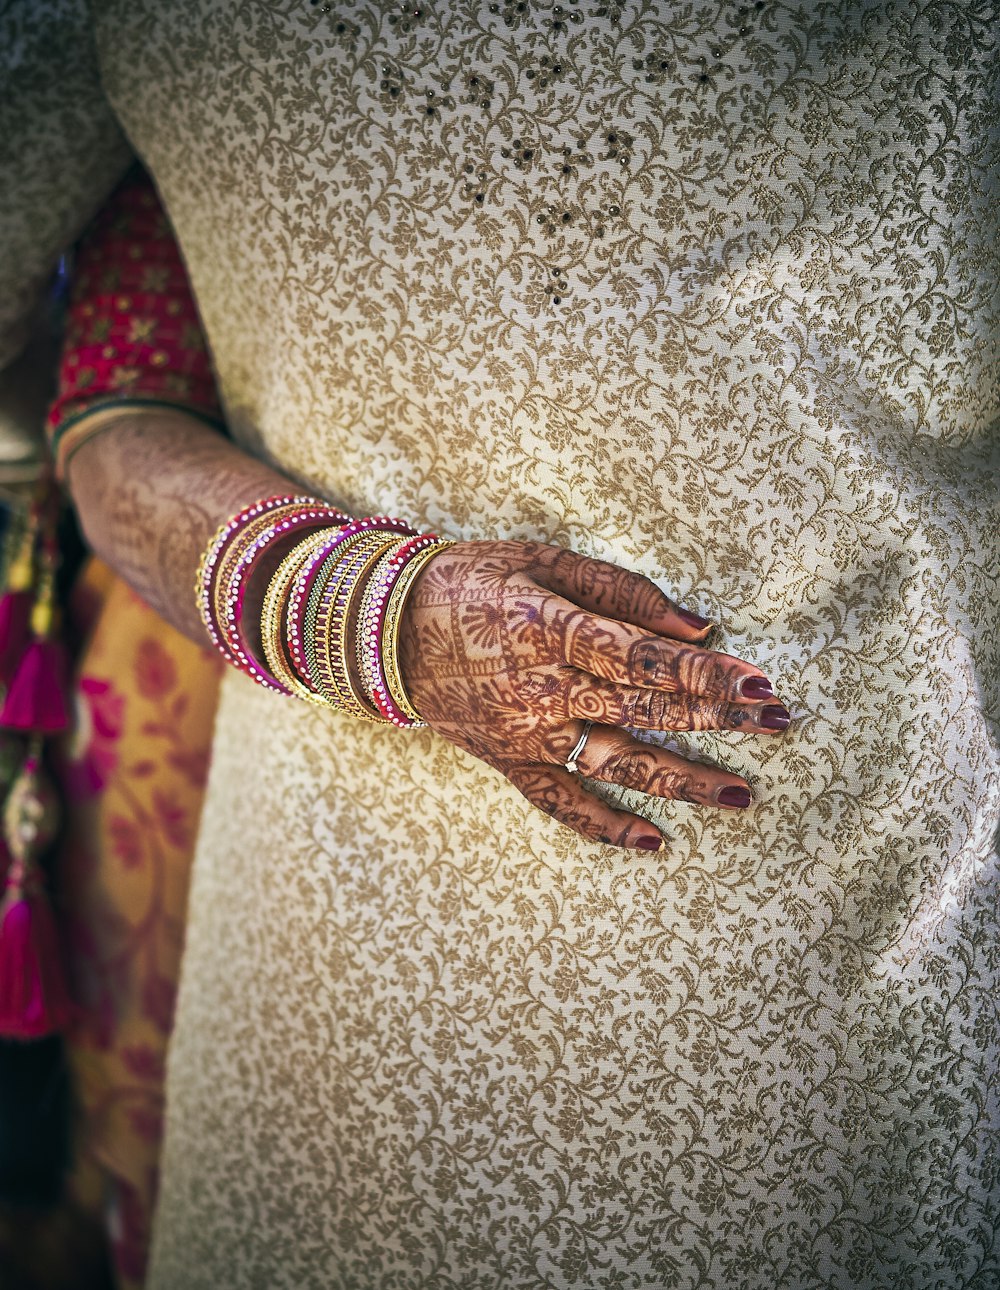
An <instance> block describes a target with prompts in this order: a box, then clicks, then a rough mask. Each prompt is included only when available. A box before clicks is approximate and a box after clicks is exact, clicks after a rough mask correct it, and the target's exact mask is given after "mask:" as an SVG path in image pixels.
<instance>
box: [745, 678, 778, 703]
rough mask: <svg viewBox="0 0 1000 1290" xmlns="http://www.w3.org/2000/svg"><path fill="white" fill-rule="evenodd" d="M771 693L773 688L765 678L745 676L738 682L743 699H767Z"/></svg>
mask: <svg viewBox="0 0 1000 1290" xmlns="http://www.w3.org/2000/svg"><path fill="white" fill-rule="evenodd" d="M773 693H774V686H773V685H772V684H771V682H770V681H769V680H768V679H767V677H766V676H745V677H744V678H743V680H742V681H741V682H740V694H741V695H742V696H743V698H744V699H769V698H770V697H771V695H772V694H773Z"/></svg>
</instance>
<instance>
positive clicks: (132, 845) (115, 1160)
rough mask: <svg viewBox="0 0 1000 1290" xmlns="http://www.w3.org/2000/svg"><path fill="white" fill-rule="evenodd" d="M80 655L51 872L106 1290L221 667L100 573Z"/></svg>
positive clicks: (145, 1172) (128, 1210)
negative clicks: (105, 1257) (100, 1216)
mask: <svg viewBox="0 0 1000 1290" xmlns="http://www.w3.org/2000/svg"><path fill="white" fill-rule="evenodd" d="M74 611H75V612H74V627H75V629H76V630H77V631H78V632H80V634H81V637H82V638H83V639H84V640H85V641H86V644H85V645H84V647H83V649H82V651H81V655H80V658H79V661H78V666H77V671H76V675H75V677H74V699H75V706H76V712H77V720H76V726H75V729H74V731H73V734H72V736H71V737H70V742H69V746H68V747H67V748H66V749H65V756H64V759H63V765H62V768H61V769H62V775H61V779H62V788H63V791H64V794H65V798H66V829H65V845H64V847H63V851H62V854H61V855H60V863H59V873H60V885H61V892H62V896H63V905H64V908H65V910H66V933H67V941H68V949H69V959H70V966H71V968H72V980H73V988H74V995H75V999H76V1002H77V1004H78V1005H79V1007H78V1014H77V1020H76V1022H75V1024H74V1025H73V1027H72V1028H71V1030H70V1032H69V1034H68V1035H67V1053H68V1056H69V1060H70V1065H71V1069H72V1072H73V1077H74V1082H75V1093H76V1097H77V1101H78V1104H79V1111H80V1114H79V1126H80V1132H79V1138H78V1142H77V1178H76V1179H75V1181H76V1182H77V1184H78V1185H79V1181H80V1177H81V1175H83V1176H85V1174H84V1172H83V1171H84V1170H85V1169H89V1170H91V1171H96V1173H97V1175H98V1176H99V1179H100V1184H101V1186H100V1192H99V1197H100V1201H99V1203H100V1204H101V1206H102V1207H103V1210H104V1213H105V1215H106V1216H107V1218H108V1225H109V1229H110V1235H111V1251H112V1255H113V1259H114V1267H115V1273H116V1277H117V1284H118V1286H119V1288H120V1290H140V1287H141V1286H142V1285H143V1284H144V1282H145V1271H146V1261H147V1256H148V1250H149V1238H150V1228H151V1216H152V1210H153V1205H154V1199H155V1195H156V1181H157V1171H158V1165H159V1155H160V1140H161V1136H162V1126H163V1079H164V1066H165V1059H166V1052H167V1041H168V1038H169V1035H170V1030H171V1026H172V1023H173V1012H174V999H175V994H176V987H177V977H178V975H179V969H180V960H181V949H182V946H183V942H184V912H185V907H186V903H187V890H188V878H189V874H190V867H191V857H192V855H193V853H194V844H195V839H196V837H197V833H198V818H199V814H200V811H201V806H202V800H203V796H204V789H205V777H206V773H207V769H208V757H209V751H210V748H211V738H212V719H213V716H214V712H215V700H216V696H217V694H218V688H219V673H220V671H221V660H220V659H219V658H218V656H217V655H215V654H213V653H209V651H208V650H201V649H199V648H198V647H197V646H196V645H194V644H193V643H192V642H191V641H189V640H186V639H185V638H184V637H183V636H181V635H180V634H179V633H178V632H176V631H174V630H173V628H171V627H169V626H168V625H167V624H165V623H163V622H162V621H161V620H160V619H159V618H158V617H157V615H156V614H155V613H154V612H153V610H152V609H150V607H149V606H148V605H147V604H145V603H144V602H143V601H142V600H140V599H139V597H138V596H137V595H136V594H135V593H134V592H133V591H131V590H130V589H129V588H128V587H127V586H126V585H125V583H124V582H122V580H121V579H120V578H118V577H116V576H115V575H114V574H112V573H111V571H110V570H109V569H108V568H107V567H106V566H105V565H103V564H102V563H101V562H100V561H98V560H96V559H93V560H91V561H90V562H89V563H88V565H87V566H86V568H85V569H84V571H83V573H82V575H81V577H80V579H79V580H78V582H77V585H76V587H75V590H74Z"/></svg>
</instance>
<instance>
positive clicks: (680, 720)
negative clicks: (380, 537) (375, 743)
mask: <svg viewBox="0 0 1000 1290" xmlns="http://www.w3.org/2000/svg"><path fill="white" fill-rule="evenodd" d="M710 626H711V624H709V623H707V622H706V621H705V620H704V619H700V618H697V617H696V616H695V615H693V614H689V613H687V611H685V610H683V609H680V608H678V606H676V605H674V604H673V603H672V602H671V601H670V600H668V599H667V597H666V596H664V595H663V593H662V592H660V591H659V590H658V589H657V588H656V587H655V586H654V585H653V583H651V582H650V581H649V579H648V578H644V577H642V576H641V575H640V574H635V573H630V572H629V571H628V570H626V569H620V568H618V567H617V566H616V565H613V564H607V563H605V562H604V561H601V560H591V559H587V558H585V557H583V556H579V555H574V554H573V553H572V552H571V551H565V550H561V549H559V548H557V547H551V546H543V545H541V544H539V543H530V542H459V543H456V544H455V545H454V546H452V547H449V548H448V549H446V550H445V551H442V552H441V553H440V554H439V555H436V556H435V557H434V558H433V559H432V560H431V561H430V562H429V563H428V565H427V567H426V569H424V571H423V572H422V573H421V574H420V575H419V576H418V578H417V581H416V583H415V585H414V587H413V590H412V591H411V594H410V598H409V601H408V604H407V607H406V611H405V614H404V619H403V624H402V630H401V634H400V668H401V671H402V675H403V678H404V680H405V682H406V684H407V686H408V688H409V692H410V697H411V698H412V700H413V703H414V705H415V706H416V709H417V711H418V712H419V713H420V714H421V715H422V716H423V717H424V719H425V720H426V721H427V723H428V724H429V725H430V726H432V727H433V729H435V730H437V731H438V732H439V733H440V734H442V735H444V736H445V738H446V739H450V740H451V742H452V743H454V744H457V745H458V746H459V747H460V748H464V749H466V751H468V752H471V753H473V754H474V755H475V756H476V757H479V758H480V759H481V760H482V761H485V762H486V763H488V765H490V766H493V767H495V768H496V769H497V770H499V771H500V772H501V774H503V775H506V777H507V778H508V779H509V780H510V781H511V783H512V784H514V786H515V787H516V788H518V789H519V790H520V791H521V792H522V793H523V794H524V795H525V797H527V799H528V800H529V801H530V802H533V803H534V804H535V805H536V806H538V807H540V808H541V809H542V810H543V811H545V812H546V813H547V814H548V815H551V816H553V817H554V818H555V819H557V820H559V821H561V822H562V823H563V824H566V825H568V826H569V827H570V828H572V829H575V830H576V831H577V832H578V833H581V834H582V835H583V836H584V837H586V838H590V839H591V840H593V841H597V842H606V843H612V844H614V845H615V846H620V847H637V848H640V849H642V850H647V851H655V850H659V848H660V847H661V845H662V843H663V839H662V837H661V835H660V834H659V833H658V832H657V831H656V829H655V828H654V826H653V825H652V824H650V823H649V822H648V821H647V820H644V819H642V817H641V816H638V815H633V814H631V813H630V812H628V811H621V810H616V809H615V808H613V807H612V806H609V805H608V804H607V803H606V802H603V801H601V799H600V798H598V797H596V796H595V795H594V794H593V793H589V792H587V791H586V790H585V789H584V788H583V786H582V784H581V783H580V780H579V778H578V777H577V776H576V775H574V774H573V773H572V772H571V771H569V770H567V769H566V768H565V763H566V761H567V759H568V758H569V757H570V754H571V753H572V752H573V750H574V748H575V747H576V745H577V743H578V742H579V740H580V738H581V736H582V734H583V733H584V732H585V728H586V727H585V724H584V723H585V722H588V721H589V722H593V723H594V725H593V728H592V729H591V730H590V733H589V736H588V738H587V740H586V743H585V745H584V748H583V751H582V752H581V753H580V755H579V757H578V759H577V765H578V768H579V773H580V774H581V775H583V776H586V777H587V778H590V779H596V780H603V781H605V782H607V783H613V784H621V785H622V786H623V787H626V788H637V789H641V790H642V791H643V792H645V793H651V794H653V795H654V796H657V797H668V798H674V799H677V800H680V801H685V802H699V803H702V804H704V805H708V806H722V807H730V808H739V807H744V806H749V804H750V800H751V797H750V789H749V787H748V786H747V783H746V781H745V780H743V779H741V778H740V777H739V776H738V775H730V774H728V773H727V772H726V771H722V770H716V769H715V768H713V767H711V766H705V765H703V764H701V763H698V762H691V761H688V760H687V759H686V758H684V757H681V756H679V755H678V754H676V753H671V752H667V751H665V750H664V749H662V748H658V747H655V746H653V745H651V744H648V743H642V742H640V741H639V740H637V739H634V738H632V736H631V735H629V734H627V733H626V731H625V729H622V727H632V728H635V729H643V730H720V729H731V730H756V731H763V732H768V733H775V732H778V731H780V730H784V729H785V727H786V726H787V725H788V722H789V714H788V712H787V711H786V710H785V708H783V707H782V706H781V705H780V703H778V702H777V701H776V700H775V699H774V696H773V691H772V688H771V684H770V682H769V681H768V680H767V678H766V677H765V676H764V675H763V673H761V672H760V671H759V670H758V669H757V668H756V667H754V666H753V665H752V664H750V663H744V662H742V661H741V660H740V659H737V658H732V657H730V656H729V655H726V654H717V653H715V652H713V651H712V650H707V649H702V648H701V647H700V644H699V642H700V641H703V640H704V638H705V636H706V634H707V633H708V631H709V630H710Z"/></svg>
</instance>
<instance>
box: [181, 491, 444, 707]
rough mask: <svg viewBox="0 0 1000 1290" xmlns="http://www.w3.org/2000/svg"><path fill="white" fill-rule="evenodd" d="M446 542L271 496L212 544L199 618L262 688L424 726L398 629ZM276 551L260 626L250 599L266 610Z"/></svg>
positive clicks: (387, 522)
mask: <svg viewBox="0 0 1000 1290" xmlns="http://www.w3.org/2000/svg"><path fill="white" fill-rule="evenodd" d="M450 545H451V543H450V542H446V541H443V540H442V539H441V538H439V537H437V536H436V535H435V534H433V533H423V534H421V533H417V532H416V531H415V530H414V529H412V528H410V527H409V526H408V525H406V524H404V523H403V522H402V521H401V520H396V519H392V518H390V517H389V516H385V515H374V516H370V517H369V518H367V519H361V520H355V519H352V518H351V517H350V516H349V515H344V514H343V513H342V512H340V511H337V510H334V509H333V507H331V506H328V505H327V504H326V503H325V502H322V501H318V500H317V499H316V498H313V497H292V496H286V497H268V498H266V499H264V500H262V501H259V502H254V503H253V505H252V506H247V507H245V508H244V509H243V510H242V511H240V512H239V514H238V515H234V516H233V517H232V518H231V519H229V520H227V521H226V523H225V524H224V525H223V526H222V528H221V529H219V531H218V533H217V534H216V535H215V537H214V538H213V539H212V541H211V543H210V544H209V546H208V548H207V550H206V551H205V554H204V555H203V556H202V560H201V564H200V566H199V569H198V579H197V583H196V586H195V594H196V596H197V599H198V609H199V611H200V613H201V617H202V620H203V622H204V623H205V626H206V627H207V629H208V634H209V636H210V637H211V638H212V640H213V642H214V643H215V646H216V648H217V649H218V650H219V651H220V652H221V653H222V655H223V657H224V658H226V659H227V660H228V661H229V662H230V663H233V664H234V665H235V666H236V667H237V668H239V669H240V671H242V672H246V673H247V675H248V676H251V677H253V679H254V680H255V681H257V682H258V683H259V684H260V685H263V686H265V687H266V688H267V689H269V690H275V691H276V692H277V693H278V694H287V695H297V696H298V697H299V698H302V699H305V700H306V701H307V702H309V703H315V704H320V705H322V706H324V707H329V708H336V709H338V710H339V711H341V712H347V713H349V714H350V715H351V716H353V717H357V718H359V719H360V720H362V721H371V722H380V723H391V724H392V725H396V726H422V725H424V722H423V721H422V720H421V719H420V716H419V714H418V713H417V712H416V710H415V709H414V707H413V704H412V703H411V702H410V699H409V697H408V695H407V693H406V689H405V687H404V684H403V678H402V676H401V675H400V671H399V631H400V624H401V622H402V616H403V610H404V608H405V607H406V601H407V597H408V596H409V593H410V589H411V588H412V586H413V584H414V582H415V581H416V578H417V575H418V574H419V573H420V571H421V569H423V567H424V565H425V564H426V563H427V562H428V560H430V558H431V557H432V556H434V555H436V554H437V553H438V552H439V551H441V550H443V549H444V548H445V547H447V546H450ZM279 554H280V562H279V563H278V565H277V568H276V569H275V571H274V572H273V573H272V574H271V577H270V580H269V581H268V582H267V589H266V591H265V592H264V599H263V605H262V607H261V609H260V613H259V617H258V615H257V613H256V612H254V611H253V610H252V609H251V608H250V605H249V604H248V600H249V601H253V600H254V599H256V601H259V599H260V597H259V591H260V588H261V586H262V585H263V584H262V573H261V571H262V569H266V568H268V567H273V564H274V561H275V559H276V558H278V555H279ZM255 575H257V576H256V577H255ZM264 576H266V575H264ZM251 586H253V587H255V588H256V590H257V595H256V597H255V598H254V597H251V596H248V591H249V589H250V588H251Z"/></svg>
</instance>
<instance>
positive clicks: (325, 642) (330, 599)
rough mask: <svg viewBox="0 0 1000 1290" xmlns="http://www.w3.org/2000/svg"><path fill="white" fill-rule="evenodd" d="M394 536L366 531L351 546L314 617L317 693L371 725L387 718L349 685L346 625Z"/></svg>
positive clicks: (349, 670)
mask: <svg viewBox="0 0 1000 1290" xmlns="http://www.w3.org/2000/svg"><path fill="white" fill-rule="evenodd" d="M396 538H397V534H395V533H390V534H387V533H386V531H385V530H384V529H373V530H368V531H367V532H365V533H364V534H362V536H361V540H360V541H359V542H358V543H357V544H356V545H355V546H354V547H353V549H352V551H351V555H350V557H349V558H348V559H347V560H345V561H342V562H341V565H340V566H339V567H338V569H337V570H336V572H335V573H334V576H333V577H332V578H331V580H330V582H329V583H328V584H327V585H326V587H325V588H324V591H323V594H322V598H321V605H320V607H319V609H318V612H317V617H316V627H315V635H316V650H315V655H316V665H317V668H318V674H317V676H316V677H315V678H314V679H315V680H316V682H317V684H318V685H319V687H320V692H321V693H324V694H326V696H327V698H329V699H332V700H333V701H335V702H336V703H337V704H338V706H339V707H340V708H341V709H342V710H343V711H345V712H348V713H350V714H351V716H354V717H357V718H359V719H360V720H363V721H370V722H372V723H374V724H378V725H384V724H387V720H388V719H387V718H386V717H384V716H383V715H382V713H380V712H379V711H378V710H377V709H376V708H375V707H374V706H373V705H371V704H369V703H367V702H366V701H365V700H364V699H363V698H362V697H361V696H360V695H359V694H357V692H356V691H355V689H354V686H353V685H352V684H351V669H350V658H349V646H348V644H347V640H348V624H349V616H350V612H351V607H352V605H353V603H354V596H355V593H356V591H357V589H358V587H359V586H361V585H362V584H363V583H364V582H365V581H366V578H367V575H368V574H369V573H370V571H371V568H372V565H373V564H375V563H377V561H378V560H379V559H380V558H381V557H382V555H384V554H385V551H386V550H387V549H388V547H390V546H394V545H395V544H396Z"/></svg>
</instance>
